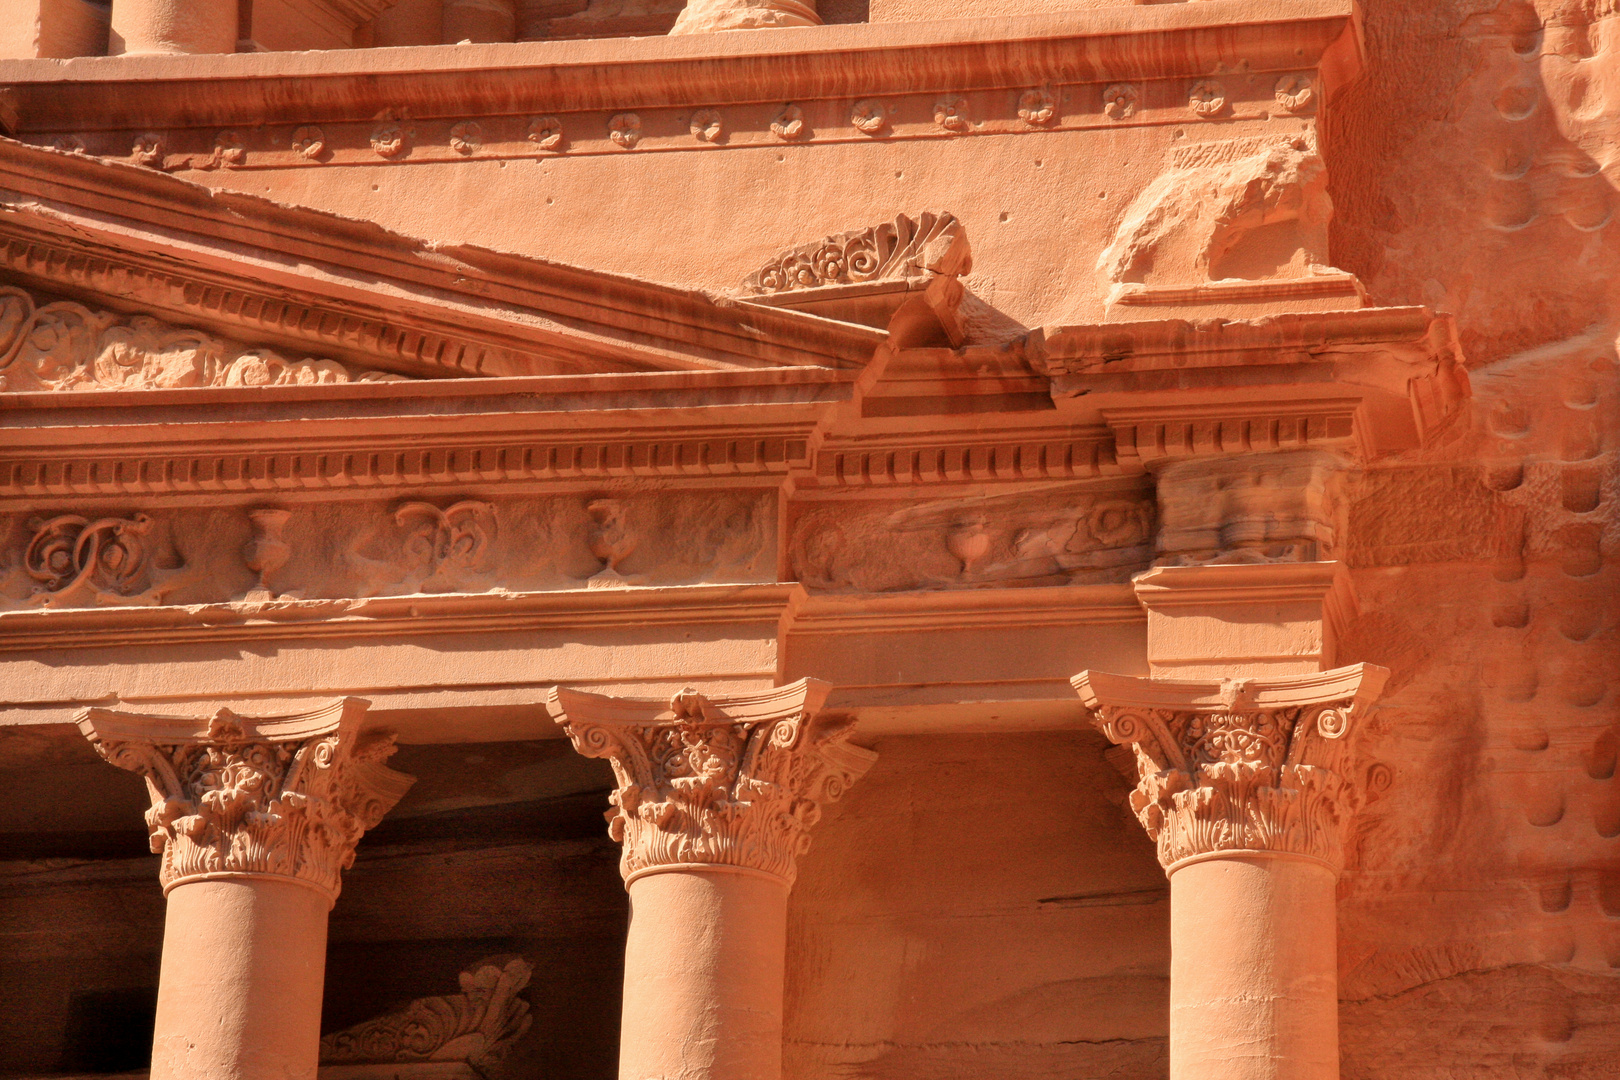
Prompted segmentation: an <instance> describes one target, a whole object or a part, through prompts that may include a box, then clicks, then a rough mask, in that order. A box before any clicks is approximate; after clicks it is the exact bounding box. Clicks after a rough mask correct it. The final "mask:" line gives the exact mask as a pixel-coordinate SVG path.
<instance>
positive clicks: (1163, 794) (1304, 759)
mask: <svg viewBox="0 0 1620 1080" xmlns="http://www.w3.org/2000/svg"><path fill="white" fill-rule="evenodd" d="M1387 677H1388V672H1387V671H1385V670H1384V669H1383V668H1379V667H1374V666H1372V665H1370V664H1357V665H1354V666H1352V667H1345V668H1338V669H1335V670H1333V671H1326V672H1322V673H1321V674H1319V675H1301V676H1295V677H1292V678H1275V679H1241V678H1240V679H1224V680H1221V681H1218V682H1179V681H1172V680H1168V679H1141V678H1133V677H1131V676H1125V675H1109V674H1105V673H1103V672H1096V671H1085V672H1081V673H1080V674H1079V675H1076V676H1075V677H1074V679H1073V680H1072V681H1073V683H1074V687H1075V690H1076V691H1077V692H1078V693H1079V695H1080V699H1081V701H1082V702H1084V703H1085V705H1086V707H1087V708H1089V709H1090V710H1092V722H1093V723H1094V724H1095V725H1096V727H1097V728H1098V730H1100V731H1101V732H1102V733H1103V734H1104V735H1106V736H1107V737H1108V739H1109V740H1110V741H1111V742H1114V743H1117V744H1119V745H1122V746H1129V747H1131V748H1132V749H1133V751H1134V753H1135V756H1136V770H1137V784H1136V788H1135V790H1133V791H1132V792H1131V809H1132V810H1133V811H1134V812H1135V813H1136V817H1137V820H1139V821H1140V822H1141V823H1142V827H1143V828H1145V829H1146V830H1147V832H1148V835H1149V836H1151V837H1152V838H1153V840H1154V842H1155V843H1156V844H1157V845H1158V851H1159V862H1160V864H1161V865H1163V866H1164V868H1165V870H1166V871H1173V870H1174V869H1175V868H1176V867H1177V866H1179V865H1181V864H1182V863H1185V862H1186V861H1188V860H1190V859H1197V858H1201V857H1209V856H1216V855H1220V854H1225V853H1242V852H1253V851H1270V852H1282V853H1287V854H1291V855H1298V856H1303V857H1306V858H1311V859H1315V860H1317V861H1319V862H1321V863H1323V864H1324V865H1326V866H1328V867H1329V868H1331V869H1333V870H1334V871H1335V872H1337V871H1338V870H1339V869H1340V868H1341V867H1342V865H1343V847H1344V839H1345V827H1346V824H1347V823H1348V821H1349V820H1350V817H1351V815H1352V814H1353V813H1354V812H1355V810H1356V808H1357V806H1358V805H1359V802H1360V799H1361V792H1360V790H1359V788H1358V787H1357V785H1356V783H1355V782H1354V780H1353V774H1352V772H1351V761H1350V760H1349V755H1348V752H1347V749H1346V736H1347V735H1349V734H1350V732H1351V730H1352V729H1353V728H1354V727H1355V725H1356V724H1358V723H1359V722H1360V721H1361V719H1362V718H1363V716H1364V715H1365V713H1366V711H1367V710H1368V709H1369V708H1370V707H1371V706H1372V704H1373V703H1374V702H1375V701H1376V700H1377V698H1378V694H1379V692H1380V691H1381V690H1382V689H1383V685H1384V680H1385V679H1386V678H1387Z"/></svg>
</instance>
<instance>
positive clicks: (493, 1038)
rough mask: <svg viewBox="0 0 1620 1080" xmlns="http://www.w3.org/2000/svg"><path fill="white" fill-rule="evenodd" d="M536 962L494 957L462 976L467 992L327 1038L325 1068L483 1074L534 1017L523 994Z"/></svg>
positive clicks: (424, 1002)
mask: <svg viewBox="0 0 1620 1080" xmlns="http://www.w3.org/2000/svg"><path fill="white" fill-rule="evenodd" d="M533 973H534V967H533V965H531V964H530V963H529V962H528V961H527V960H525V959H523V958H522V957H519V956H514V957H499V956H496V957H490V958H488V959H485V960H480V961H478V962H477V963H475V964H472V965H470V966H469V967H467V968H466V969H465V970H463V971H462V973H461V978H460V981H461V993H459V994H446V995H444V996H443V997H425V998H417V999H416V1000H415V1001H412V1002H411V1003H410V1004H408V1005H406V1006H405V1007H404V1008H402V1009H400V1010H399V1011H397V1012H392V1013H388V1014H386V1015H384V1016H379V1017H376V1018H374V1019H371V1020H367V1021H365V1022H364V1023H361V1024H356V1025H354V1026H353V1027H350V1028H345V1029H343V1030H342V1031H336V1032H333V1033H332V1034H330V1035H328V1036H326V1037H325V1038H323V1039H322V1040H321V1064H322V1065H349V1064H370V1063H377V1064H397V1063H404V1062H411V1061H463V1062H466V1063H467V1064H468V1065H471V1066H472V1067H473V1068H474V1069H475V1070H477V1071H478V1072H479V1073H485V1070H487V1069H490V1068H491V1067H493V1066H495V1065H498V1064H500V1062H501V1061H502V1059H504V1058H505V1057H506V1056H507V1053H508V1052H509V1051H510V1050H511V1049H512V1046H513V1044H514V1043H516V1042H517V1041H518V1040H519V1039H521V1038H522V1037H523V1035H524V1033H525V1032H527V1031H528V1030H529V1025H530V1024H532V1023H533V1021H534V1018H533V1017H532V1016H530V1015H529V1003H528V1002H527V1001H524V1000H523V999H522V998H520V997H518V996H517V995H518V994H520V993H522V991H523V988H524V987H526V986H528V985H529V978H530V976H531V975H533Z"/></svg>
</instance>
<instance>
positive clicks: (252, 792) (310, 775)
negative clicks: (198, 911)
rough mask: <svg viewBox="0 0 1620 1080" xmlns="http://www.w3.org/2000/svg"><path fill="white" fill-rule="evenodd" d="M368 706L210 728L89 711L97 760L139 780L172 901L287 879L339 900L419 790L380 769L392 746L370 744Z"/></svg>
mask: <svg viewBox="0 0 1620 1080" xmlns="http://www.w3.org/2000/svg"><path fill="white" fill-rule="evenodd" d="M369 705H370V702H367V701H363V700H361V699H359V698H344V699H342V700H340V701H336V702H333V703H332V704H331V705H328V706H326V707H325V708H321V709H316V710H314V711H312V712H307V713H298V714H295V715H291V716H261V717H247V716H238V715H237V714H236V713H233V712H231V711H230V710H229V709H220V710H219V711H218V712H216V713H215V714H214V715H213V716H212V717H209V718H207V719H192V718H186V717H175V716H147V715H142V714H139V713H128V712H116V711H114V710H112V709H86V710H85V711H84V712H83V713H81V714H80V715H79V730H80V731H82V732H83V733H84V734H85V736H86V737H88V738H89V739H90V742H91V743H92V744H93V745H94V746H95V748H96V752H97V753H99V754H100V755H101V756H102V757H104V758H106V759H107V760H108V761H110V762H112V763H113V764H114V765H117V766H118V767H120V768H123V769H128V770H130V771H131V772H136V773H140V774H141V775H142V776H144V777H145V778H146V788H147V791H148V793H150V795H151V797H152V808H151V809H150V810H148V811H147V812H146V825H147V828H148V830H150V832H151V841H152V851H153V852H154V853H155V854H160V855H162V856H163V865H162V867H161V869H160V871H159V879H160V880H161V881H162V883H163V891H164V892H165V893H167V892H168V891H169V890H170V889H172V888H174V887H175V886H176V885H181V884H184V883H186V882H188V881H199V880H206V879H213V878H229V877H242V876H265V875H269V876H276V877H285V878H291V879H293V880H295V881H299V882H302V883H303V884H305V885H309V886H311V887H312V888H315V889H318V890H320V891H321V892H323V893H325V894H326V895H328V896H329V897H331V898H332V899H334V900H335V899H336V898H337V895H338V890H339V888H340V886H341V874H342V871H344V870H346V869H348V868H349V867H350V866H352V865H353V864H354V846H355V844H356V843H358V842H359V840H360V837H361V835H362V834H364V833H365V831H366V830H367V829H369V828H371V827H372V826H374V825H376V824H377V823H378V822H379V821H381V820H382V818H383V815H384V814H386V813H388V811H389V810H391V809H392V808H393V806H394V804H395V803H397V802H398V801H399V800H400V797H401V796H403V795H404V794H405V792H406V790H408V789H409V788H410V786H411V785H412V784H413V783H415V782H416V780H415V778H414V777H410V776H406V775H405V774H404V773H399V772H395V771H394V770H393V769H390V768H388V767H387V766H386V765H384V764H383V761H384V760H386V759H387V758H388V756H389V755H390V754H392V753H393V752H394V748H393V737H392V736H369V737H368V736H364V735H362V734H361V732H360V723H361V720H362V719H363V717H364V716H365V712H366V709H367V707H368V706H369Z"/></svg>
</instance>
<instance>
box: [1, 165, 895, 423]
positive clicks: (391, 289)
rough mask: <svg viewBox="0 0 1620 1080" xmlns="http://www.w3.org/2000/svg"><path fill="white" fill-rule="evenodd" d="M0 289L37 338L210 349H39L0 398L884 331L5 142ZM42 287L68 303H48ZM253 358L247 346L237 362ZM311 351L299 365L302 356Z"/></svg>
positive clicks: (781, 343) (756, 351)
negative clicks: (50, 335)
mask: <svg viewBox="0 0 1620 1080" xmlns="http://www.w3.org/2000/svg"><path fill="white" fill-rule="evenodd" d="M0 283H3V284H5V285H10V286H13V287H14V288H15V289H21V290H25V291H27V292H30V293H32V294H34V295H35V296H38V297H39V298H40V301H41V302H40V303H38V304H34V305H33V307H34V308H35V309H36V310H30V311H23V310H22V307H21V306H18V307H17V308H16V310H15V312H14V313H13V317H14V318H17V319H21V320H22V321H24V322H26V321H27V320H28V319H31V318H35V316H36V314H37V315H38V320H41V321H37V322H36V323H35V324H31V325H32V326H33V327H34V329H33V330H32V331H30V332H32V333H36V334H37V333H43V332H44V327H45V324H46V323H49V324H50V325H51V326H53V327H57V326H59V328H61V329H63V331H64V333H66V332H67V330H66V328H67V327H68V324H70V323H71V324H72V326H73V327H74V328H75V329H73V331H72V332H71V333H69V334H68V337H69V338H70V339H71V341H72V342H73V343H74V344H73V347H75V348H79V349H80V350H81V351H83V350H86V349H89V348H91V346H90V345H88V344H84V342H86V341H88V340H89V338H90V337H95V338H96V341H97V342H98V343H99V341H100V335H103V334H106V333H109V332H111V331H112V330H113V324H114V323H115V322H116V323H119V324H120V325H122V326H124V328H125V329H124V331H120V333H122V334H124V337H125V338H128V339H133V338H135V337H140V338H141V340H142V341H143V342H145V343H146V344H144V345H142V346H141V348H139V349H137V350H136V352H138V353H140V354H141V355H144V356H157V357H162V356H170V354H171V353H172V349H171V348H170V347H169V345H161V346H160V345H157V344H155V343H156V342H158V341H160V340H162V341H169V339H170V338H171V337H172V333H171V328H173V332H174V333H181V334H184V333H190V334H192V335H194V336H198V337H199V342H200V339H201V338H207V339H209V340H210V341H213V342H217V345H215V346H210V348H211V349H212V352H213V353H219V357H218V358H215V359H195V358H194V360H195V363H194V362H193V360H176V359H174V358H173V357H172V356H170V359H168V360H153V361H151V362H150V363H149V362H148V361H146V360H142V361H140V362H139V363H138V364H137V363H134V362H132V361H131V362H125V361H119V362H117V363H115V364H112V366H109V364H108V362H103V363H102V366H101V368H100V369H98V368H97V367H96V357H101V356H103V354H104V353H105V352H106V350H105V349H103V348H98V349H96V355H95V356H93V357H88V358H81V359H80V361H79V367H80V369H81V370H82V372H84V373H85V374H82V375H80V376H71V375H68V374H66V369H65V368H63V369H62V370H61V371H58V370H57V368H56V366H53V365H54V361H53V362H52V363H50V364H47V367H49V368H50V369H51V370H50V371H49V372H45V373H42V374H37V375H34V376H29V377H26V378H24V380H23V381H22V382H21V383H18V382H17V381H16V380H15V379H13V380H12V381H10V383H9V389H11V390H13V391H15V390H24V389H50V388H63V387H64V386H66V385H69V384H70V385H72V386H74V387H76V388H81V389H90V388H133V387H137V386H140V387H160V386H161V387H174V386H209V385H215V386H233V385H281V384H286V383H299V382H309V381H314V382H334V381H340V382H341V381H352V380H353V379H356V378H359V377H362V376H363V375H365V374H366V373H375V374H376V375H378V376H381V375H383V374H392V375H399V376H407V377H414V378H445V377H466V376H485V377H490V376H523V375H578V374H595V373H628V372H657V371H727V370H739V369H760V368H792V367H811V368H852V367H858V366H860V365H862V364H864V363H865V362H866V361H867V360H868V359H869V358H870V357H871V354H872V350H873V349H874V348H875V347H876V346H877V344H879V343H880V342H881V341H882V339H883V335H882V333H881V332H880V331H878V330H875V329H870V328H866V327H859V326H853V325H848V324H844V323H840V322H835V321H833V320H831V319H827V318H822V317H820V316H818V315H817V314H814V313H809V312H804V311H792V310H775V309H771V308H760V307H755V306H752V305H749V306H739V305H737V304H736V303H735V302H732V301H729V300H725V299H721V298H716V297H714V296H711V295H709V294H707V293H704V292H700V291H697V290H692V289H682V288H677V287H673V286H668V285H659V284H655V283H652V282H648V281H643V280H639V279H636V278H631V277H626V276H623V275H614V274H606V273H601V272H598V271H594V270H587V269H582V268H579V267H574V266H568V265H565V264H561V263H555V262H548V261H545V260H541V259H534V258H526V257H522V256H516V255H508V254H504V253H502V252H499V251H493V250H490V249H487V248H479V247H474V246H471V245H457V244H446V243H430V242H427V241H423V240H416V239H412V238H410V237H408V236H403V235H400V234H399V233H395V232H390V231H389V230H387V229H384V228H382V227H380V226H377V225H375V224H372V223H370V222H365V221H356V220H353V219H349V218H344V217H340V216H338V215H335V214H330V213H326V212H323V211H317V210H311V209H307V208H304V207H298V206H287V205H283V204H279V203H275V202H272V201H270V200H268V199H264V198H261V197H258V196H253V195H243V194H232V193H225V192H216V191H210V190H209V189H207V188H205V187H202V186H200V185H197V184H194V183H191V182H189V181H186V180H183V179H180V178H177V177H173V176H169V175H165V174H163V173H159V172H155V171H153V170H149V169H143V168H140V167H137V166H134V165H130V164H126V163H121V162H116V161H109V160H104V159H98V158H93V157H89V156H87V155H85V154H83V153H73V152H62V151H58V150H49V149H40V148H36V147H31V146H27V145H24V144H21V143H16V142H12V141H9V140H5V139H0ZM7 295H8V296H9V295H11V294H7ZM47 296H49V297H57V298H67V299H70V300H71V301H73V302H74V304H75V305H77V306H76V308H75V309H69V308H62V307H52V306H51V305H50V304H49V303H46V302H44V298H45V297H47ZM19 304H20V302H19ZM8 311H11V309H8ZM103 312H105V313H109V314H108V315H107V316H106V318H103V317H102V315H101V314H100V313H103ZM112 312H118V313H120V314H117V315H112V314H110V313H112ZM140 320H146V321H144V322H143V321H140ZM8 325H9V324H8ZM143 335H144V336H143ZM165 335H169V337H165ZM114 336H115V337H117V336H118V335H117V334H115V335H114ZM65 340H66V339H65ZM121 340H122V339H121ZM232 343H237V344H232ZM7 344H8V347H9V346H10V345H14V344H15V342H11V341H8V343H7ZM170 344H172V342H170ZM41 347H43V348H46V349H47V350H48V349H49V348H52V347H55V346H41ZM233 349H234V350H236V351H235V353H233V354H232V355H231V356H229V357H228V358H227V357H226V356H225V354H226V353H231V352H232V350H233ZM154 350H155V351H154ZM166 350H167V351H166ZM205 351H206V350H205ZM126 352H127V350H126ZM249 353H252V354H254V355H255V356H258V357H259V359H258V360H257V361H254V360H251V359H250V360H248V361H247V362H245V363H242V364H237V361H238V360H243V359H244V358H246V357H247V356H248V354H249ZM130 355H133V354H130ZM310 356H313V357H316V358H317V360H316V361H314V362H313V363H314V364H315V366H314V367H299V366H298V365H299V364H303V363H305V361H304V359H303V358H305V357H310ZM292 358H297V359H296V360H295V359H292ZM127 360H128V356H127V355H126V361H127ZM175 365H178V366H175ZM188 365H192V366H194V367H195V370H192V366H188ZM323 365H324V366H323ZM114 367H116V368H117V369H118V370H117V371H114V370H113V369H114ZM98 371H99V374H98V373H97V372H98ZM233 371H234V372H235V374H234V375H233V374H232V372H233ZM340 372H341V373H342V374H343V376H344V377H343V378H341V379H340V378H338V377H337V376H338V374H339V373H340ZM64 378H65V379H67V383H63V381H62V380H63V379H64Z"/></svg>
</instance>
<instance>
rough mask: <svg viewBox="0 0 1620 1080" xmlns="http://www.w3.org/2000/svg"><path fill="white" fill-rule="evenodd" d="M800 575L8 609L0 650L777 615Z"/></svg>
mask: <svg viewBox="0 0 1620 1080" xmlns="http://www.w3.org/2000/svg"><path fill="white" fill-rule="evenodd" d="M803 591H804V589H803V586H801V585H799V584H798V583H797V582H785V583H779V584H778V583H772V584H759V585H675V586H667V587H658V588H637V589H559V590H556V591H552V592H530V593H457V594H431V595H430V594H416V595H409V596H378V597H369V598H366V599H361V600H353V599H342V600H271V601H262V602H261V601H239V602H234V603H222V604H197V605H161V606H152V607H113V608H73V609H48V608H47V609H32V610H29V609H18V610H14V611H0V653H5V652H38V651H39V650H41V649H67V648H105V647H107V646H109V645H114V644H116V645H179V644H187V643H197V642H220V643H224V642H253V641H264V642H269V641H288V640H325V641H363V640H364V639H367V638H397V637H398V636H400V635H401V634H406V635H410V634H426V635H442V634H464V633H511V632H520V633H532V632H536V631H546V630H589V629H602V628H615V627H627V626H629V627H637V626H671V625H673V626H685V625H692V624H713V623H720V624H736V623H759V622H768V623H774V622H776V621H777V620H778V619H779V618H780V617H781V615H782V613H783V611H784V610H786V608H787V606H788V604H789V602H790V601H791V600H792V599H793V598H794V597H795V596H798V595H800V594H802V593H803Z"/></svg>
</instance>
